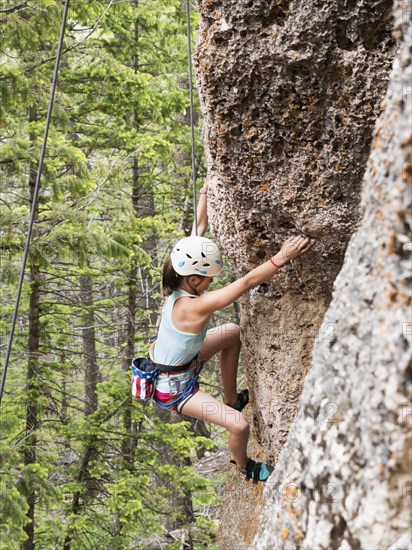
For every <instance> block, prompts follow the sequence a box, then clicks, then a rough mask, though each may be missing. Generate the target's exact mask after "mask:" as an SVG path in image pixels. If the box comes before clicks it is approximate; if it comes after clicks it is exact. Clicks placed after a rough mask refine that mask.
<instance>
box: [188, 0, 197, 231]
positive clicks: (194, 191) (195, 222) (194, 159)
mask: <svg viewBox="0 0 412 550" xmlns="http://www.w3.org/2000/svg"><path fill="white" fill-rule="evenodd" d="M186 20H187V54H188V58H189V93H190V130H191V139H192V183H193V211H194V226H195V235H197V233H198V231H197V211H196V203H197V200H196V158H195V128H194V120H193V71H192V43H191V42H192V37H191V35H192V33H191V29H190V3H189V0H186Z"/></svg>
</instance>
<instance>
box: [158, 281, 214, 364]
mask: <svg viewBox="0 0 412 550" xmlns="http://www.w3.org/2000/svg"><path fill="white" fill-rule="evenodd" d="M182 296H191V297H192V298H195V296H193V294H189V292H186V291H185V290H176V291H175V292H173V293H172V294H171V295H170V296H169V297H168V299H167V304H166V306H165V308H164V309H163V311H162V318H161V320H160V327H159V332H158V335H157V340H156V343H155V345H154V348H153V350H152V358H153V361H154V362H155V363H161V364H162V365H172V366H175V365H181V364H182V363H188V362H189V361H191V360H192V359H193V357H195V355H197V353H198V352H199V350H200V348H201V347H202V345H203V342H204V339H205V337H206V331H207V325H206V326H205V327H204V328H203V330H202V332H199V333H198V334H192V333H190V332H182V331H181V330H178V329H177V328H176V327H175V326H174V325H173V323H172V311H173V306H174V305H175V303H176V300H178V299H179V298H182Z"/></svg>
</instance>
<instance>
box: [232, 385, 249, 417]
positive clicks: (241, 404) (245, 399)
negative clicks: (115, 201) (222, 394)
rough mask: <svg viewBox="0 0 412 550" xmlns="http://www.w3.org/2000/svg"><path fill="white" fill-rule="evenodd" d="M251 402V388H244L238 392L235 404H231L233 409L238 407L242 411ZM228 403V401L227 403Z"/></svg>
mask: <svg viewBox="0 0 412 550" xmlns="http://www.w3.org/2000/svg"><path fill="white" fill-rule="evenodd" d="M248 403H249V390H242V391H241V392H239V393H238V394H237V401H236V403H235V404H234V405H229V407H232V409H236V410H237V411H239V412H241V411H243V409H244V408H245V407H246V405H247V404H248ZM226 404H227V403H226Z"/></svg>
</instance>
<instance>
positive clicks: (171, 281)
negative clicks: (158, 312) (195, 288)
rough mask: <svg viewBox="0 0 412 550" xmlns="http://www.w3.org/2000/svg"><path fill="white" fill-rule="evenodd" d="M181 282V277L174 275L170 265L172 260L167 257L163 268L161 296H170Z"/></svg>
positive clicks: (174, 272)
mask: <svg viewBox="0 0 412 550" xmlns="http://www.w3.org/2000/svg"><path fill="white" fill-rule="evenodd" d="M182 281H183V276H182V275H179V274H178V273H176V271H175V270H174V268H173V265H172V260H171V259H170V257H169V258H168V259H167V260H166V261H165V265H164V266H163V279H162V285H163V295H164V296H170V295H171V294H172V292H174V291H175V290H178V289H179V287H180V285H181V284H182Z"/></svg>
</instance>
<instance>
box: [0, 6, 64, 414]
mask: <svg viewBox="0 0 412 550" xmlns="http://www.w3.org/2000/svg"><path fill="white" fill-rule="evenodd" d="M69 1H70V0H65V4H64V10H63V18H62V25H61V29H60V38H59V46H58V50H57V56H56V62H55V65H54V74H53V82H52V86H51V91H50V99H49V106H48V110H47V118H46V126H45V128H44V135H43V143H42V148H41V152H40V159H39V166H38V168H37V176H36V183H35V186H34V192H33V200H32V205H31V212H30V220H29V227H28V229H27V235H26V244H25V247H24V253H23V261H22V266H21V269H20V277H19V284H18V288H17V296H16V302H15V305H14V310H13V318H12V322H11V329H10V335H9V341H8V344H7V351H6V360H5V362H4V370H3V374H2V377H1V384H0V405H1V400H2V397H3V391H4V386H5V383H6V376H7V370H8V367H9V360H10V354H11V348H12V345H13V338H14V332H15V329H16V322H17V314H18V311H19V304H20V298H21V292H22V288H23V281H24V273H25V270H26V263H27V257H28V254H29V246H30V240H31V235H32V232H33V224H34V218H35V216H36V209H37V201H38V197H39V190H40V179H41V174H42V169H43V162H44V157H45V153H46V144H47V138H48V135H49V128H50V121H51V114H52V109H53V103H54V96H55V92H56V85H57V78H58V75H59V66H60V58H61V54H62V49H63V39H64V33H65V30H66V21H67V13H68V11H69Z"/></svg>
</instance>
